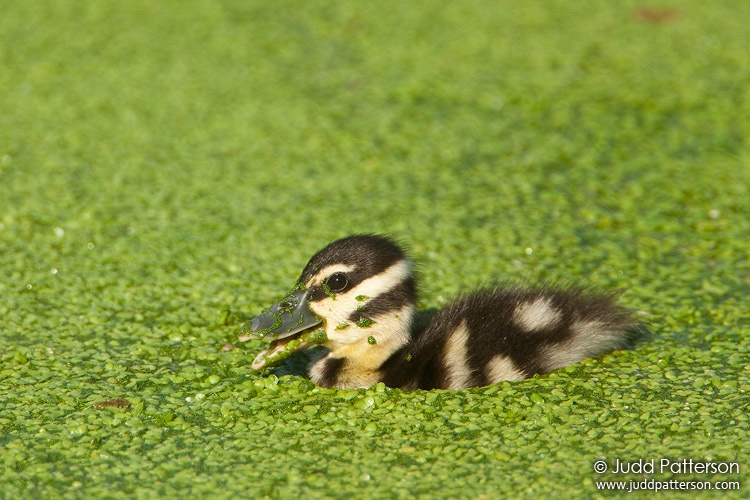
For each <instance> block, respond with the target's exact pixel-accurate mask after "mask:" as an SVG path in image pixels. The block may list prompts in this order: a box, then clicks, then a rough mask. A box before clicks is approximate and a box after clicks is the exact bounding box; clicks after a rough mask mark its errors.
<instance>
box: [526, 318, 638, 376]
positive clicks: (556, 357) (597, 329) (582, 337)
mask: <svg viewBox="0 0 750 500" xmlns="http://www.w3.org/2000/svg"><path fill="white" fill-rule="evenodd" d="M570 329H571V332H572V337H571V338H570V339H569V340H567V341H565V342H560V343H556V344H550V345H546V346H544V347H543V348H542V350H541V353H540V354H541V356H542V358H543V359H544V360H545V363H544V364H545V367H546V369H547V371H552V370H557V369H558V368H563V367H565V366H570V365H572V364H574V363H578V362H580V361H583V360H584V359H588V358H594V357H596V356H599V355H601V354H604V353H606V352H609V351H612V350H614V349H619V348H622V347H625V341H624V340H623V339H622V335H621V331H620V330H619V329H612V327H610V326H609V325H607V324H606V323H602V322H601V321H596V320H594V321H579V322H577V323H573V325H572V326H571V327H570Z"/></svg>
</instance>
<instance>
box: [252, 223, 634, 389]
mask: <svg viewBox="0 0 750 500" xmlns="http://www.w3.org/2000/svg"><path fill="white" fill-rule="evenodd" d="M416 303H417V293H416V283H415V277H414V273H413V266H412V263H411V261H410V260H409V258H408V257H407V256H406V254H405V253H404V251H403V250H402V249H401V248H400V247H399V246H398V245H397V244H396V243H395V242H394V241H393V240H391V239H390V238H387V237H384V236H380V235H374V234H359V235H354V236H349V237H346V238H343V239H340V240H337V241H334V242H333V243H331V244H329V245H328V246H326V247H325V248H323V249H322V250H320V251H319V252H318V253H316V254H315V255H313V257H312V258H311V259H310V262H308V264H307V266H305V268H304V270H303V271H302V274H301V275H300V278H299V280H298V281H297V284H296V286H295V287H294V289H293V290H292V292H291V293H290V294H289V295H287V296H286V297H285V298H284V299H282V300H281V301H280V302H279V303H277V304H274V305H272V306H271V307H269V308H268V309H266V310H264V311H263V312H262V313H261V314H260V315H259V316H257V317H255V318H252V319H250V320H248V321H247V322H246V323H245V324H244V325H243V327H242V329H241V332H240V340H241V341H245V340H248V339H249V338H271V339H273V341H272V342H271V344H270V346H269V348H268V349H267V350H265V351H263V352H261V353H260V354H259V355H258V356H257V357H256V358H255V360H254V362H253V365H252V366H253V368H255V369H262V368H265V367H267V366H269V365H271V364H274V363H276V362H278V361H280V360H281V359H283V358H284V357H286V356H287V355H289V354H290V353H292V352H295V351H298V350H302V349H307V348H309V347H312V346H314V345H322V346H323V347H325V348H326V349H324V350H322V352H321V353H319V354H318V355H317V356H314V359H313V360H312V361H311V363H310V365H309V367H308V374H309V376H310V378H311V379H312V380H313V381H314V382H315V383H316V384H318V385H320V386H322V387H338V388H360V387H370V386H372V385H374V384H376V383H378V382H383V383H384V384H385V385H386V386H388V387H393V388H401V389H403V390H407V391H413V390H416V389H462V388H466V387H476V386H485V385H490V384H494V383H496V382H499V381H503V380H521V379H525V378H528V377H531V376H533V375H534V374H543V373H548V372H551V371H553V370H556V369H558V368H562V367H565V366H568V365H571V364H573V363H577V362H579V361H581V360H583V359H586V358H590V357H595V356H599V355H601V354H604V353H606V352H609V351H612V350H615V349H622V348H626V347H628V346H629V344H630V341H631V340H632V339H633V331H632V327H633V326H634V325H635V322H634V321H633V319H632V316H631V315H630V313H629V312H628V311H627V310H626V309H624V308H622V307H620V306H618V305H617V304H616V303H615V301H614V294H608V295H606V294H605V295H601V294H593V293H590V292H584V291H581V290H578V289H573V288H562V289H546V288H539V289H524V288H519V287H510V288H507V287H506V288H503V287H500V286H492V287H489V288H485V289H482V290H479V291H476V292H473V293H470V294H465V295H462V296H460V297H459V298H458V299H456V300H455V301H454V302H452V303H451V304H449V305H448V306H446V307H444V308H443V309H440V310H439V311H437V312H436V313H435V314H434V315H432V317H431V318H429V320H427V321H426V322H425V321H417V320H416V319H417V317H416Z"/></svg>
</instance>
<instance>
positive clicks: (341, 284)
mask: <svg viewBox="0 0 750 500" xmlns="http://www.w3.org/2000/svg"><path fill="white" fill-rule="evenodd" d="M348 284H349V279H348V278H347V277H346V274H344V273H333V274H332V275H330V276H329V277H328V278H327V279H326V286H327V287H328V289H329V290H330V291H332V292H340V291H342V290H343V289H344V288H346V285H348Z"/></svg>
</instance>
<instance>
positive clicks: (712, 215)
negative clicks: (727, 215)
mask: <svg viewBox="0 0 750 500" xmlns="http://www.w3.org/2000/svg"><path fill="white" fill-rule="evenodd" d="M708 216H709V217H710V218H712V219H718V218H719V217H720V216H721V212H720V211H719V210H717V209H715V208H714V209H713V210H709V211H708Z"/></svg>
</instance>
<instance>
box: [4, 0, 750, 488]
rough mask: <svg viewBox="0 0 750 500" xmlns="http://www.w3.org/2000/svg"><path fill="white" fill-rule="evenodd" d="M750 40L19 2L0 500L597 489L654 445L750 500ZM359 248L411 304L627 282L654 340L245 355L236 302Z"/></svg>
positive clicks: (262, 7) (498, 6)
mask: <svg viewBox="0 0 750 500" xmlns="http://www.w3.org/2000/svg"><path fill="white" fill-rule="evenodd" d="M645 7H648V8H649V9H651V10H646V9H645ZM748 25H750V3H747V2H733V1H729V0H726V1H718V2H703V1H699V0H690V1H683V2H673V3H669V2H657V1H655V2H652V3H649V4H647V5H645V6H644V5H643V4H642V3H640V2H604V1H594V0H591V1H582V2H562V1H552V2H483V1H461V2H451V3H448V2H426V1H415V2H370V3H363V2H349V3H345V2H317V1H316V2H284V1H281V2H262V1H258V2H244V1H239V0H237V1H228V0H227V1H196V2H178V1H173V0H165V1H161V2H152V1H145V0H143V1H130V2H93V1H82V2H81V1H62V0H61V1H54V2H47V1H41V0H29V1H25V2H6V3H5V4H4V5H3V15H2V16H0V68H1V69H0V89H1V90H0V315H1V318H2V319H0V331H1V332H2V333H1V334H0V362H1V364H0V446H2V449H1V450H0V497H2V498H31V497H39V498H56V497H58V496H59V495H61V494H63V495H66V496H68V497H81V498H83V497H86V498H92V497H110V498H118V497H134V498H151V497H152V496H154V495H158V496H164V497H174V495H176V494H179V495H180V496H182V497H186V498H190V497H215V498H230V497H238V496H239V497H247V498H255V497H262V496H264V495H267V496H269V497H279V498H281V497H286V498H292V497H294V496H299V495H306V496H313V497H323V496H330V497H344V496H347V495H352V494H357V495H359V496H366V497H372V498H388V497H390V496H391V495H393V496H396V497H403V498H412V497H414V496H418V497H424V498H430V497H454V498H461V497H480V498H496V497H500V496H512V497H529V498H538V497H539V496H541V495H547V494H556V495H558V496H560V497H562V498H580V497H592V496H594V497H595V496H597V495H599V494H600V492H598V491H597V488H596V485H595V482H596V481H597V480H600V479H617V478H618V477H619V478H621V479H625V480H630V479H632V480H636V481H637V480H642V479H643V477H644V476H642V475H638V474H627V475H625V476H617V475H615V474H611V473H606V474H601V475H597V474H595V473H594V470H593V464H594V462H595V461H596V460H598V459H604V460H606V461H607V463H608V464H609V465H610V466H611V467H612V466H614V464H615V460H616V459H620V460H623V461H634V460H638V459H644V460H646V459H656V460H657V462H658V460H659V459H660V458H669V459H673V460H679V459H692V460H693V461H716V462H737V463H740V464H741V472H740V473H739V474H728V475H725V476H723V475H706V474H702V475H701V474H697V475H696V474H692V475H691V474H685V473H681V474H680V473H676V474H672V473H666V472H665V473H658V471H657V473H656V474H652V475H649V476H647V478H652V479H657V480H669V479H678V480H693V479H697V480H709V481H715V480H719V479H727V480H731V481H741V482H742V484H741V489H740V490H739V491H735V492H733V493H732V492H729V495H730V496H735V497H740V496H742V495H743V494H744V495H747V492H748V488H750V484H748V483H750V473H748V467H749V466H750V460H749V457H748V451H747V448H748V443H749V442H750V415H748V400H749V399H750V398H748V393H747V388H748V386H749V384H750V347H748V339H750V309H749V306H748V291H749V290H750V267H749V265H748V248H750V216H749V214H750V147H749V145H748V137H750V51H748V47H750V30H748ZM356 232H383V233H389V234H392V235H395V236H396V237H397V238H398V239H399V240H400V241H402V242H403V243H404V244H405V245H406V246H407V247H408V248H409V249H410V253H411V254H412V255H413V256H414V257H415V259H416V260H418V262H419V263H420V266H419V269H420V278H421V283H422V287H421V303H420V305H421V307H424V308H432V307H439V306H441V305H443V304H445V303H446V302H447V301H448V300H450V297H451V296H453V295H454V294H456V293H458V292H459V290H462V289H465V288H467V287H471V286H475V285H477V284H481V283H487V282H489V281H491V280H493V279H503V280H505V279H507V280H510V281H511V282H522V283H523V282H526V283H529V282H530V283H538V282H542V281H545V280H552V281H555V280H561V281H564V282H576V283H580V284H583V285H585V286H590V287H593V288H595V289H601V290H610V289H619V288H623V289H626V291H625V293H624V294H623V295H622V298H621V301H622V303H623V304H624V305H626V306H627V307H630V308H632V309H634V310H636V311H639V312H641V316H640V317H641V318H643V320H644V321H647V322H648V323H649V324H650V330H651V334H650V335H649V337H648V338H647V339H646V341H645V342H643V343H642V344H641V345H640V346H638V348H637V349H636V350H633V351H627V352H622V351H621V352H616V353H612V354H609V355H606V356H604V357H602V358H599V359H596V360H587V361H585V362H583V363H580V364H577V365H575V366H573V367H570V368H567V369H564V370H560V371H558V372H555V373H553V374H550V375H547V376H543V377H537V378H534V379H531V380H527V381H523V382H519V383H502V384H497V385H495V386H490V387H488V388H478V389H471V390H463V391H457V392H443V391H432V392H415V393H411V394H408V393H402V392H401V391H398V390H390V389H387V388H385V387H382V386H377V387H374V388H371V389H368V390H360V391H350V390H347V391H343V390H342V391H337V390H323V389H319V388H316V387H315V386H314V384H312V383H311V382H309V381H308V380H306V379H305V378H304V377H302V376H299V375H296V376H277V375H275V374H271V375H269V374H259V373H257V372H254V371H253V370H252V369H251V368H250V363H251V360H252V359H253V357H254V356H255V355H256V354H257V353H258V352H259V351H260V350H261V349H262V348H263V345H264V344H263V342H261V341H251V342H248V343H246V344H236V335H237V331H238V328H239V325H240V322H241V321H242V318H243V317H244V316H246V315H249V314H253V313H257V312H258V311H260V309H261V308H263V307H264V306H266V305H268V304H270V303H271V301H273V300H275V299H277V298H278V297H280V296H281V295H283V294H284V293H285V292H286V291H288V289H289V288H290V287H291V286H292V285H293V284H294V281H295V279H296V278H297V276H298V273H299V272H300V270H301V269H302V267H303V266H304V264H305V263H306V262H307V259H308V258H309V257H310V255H312V253H313V252H315V251H317V250H318V249H319V248H321V247H323V246H324V245H325V244H327V243H328V242H329V241H331V240H333V239H335V238H338V237H342V236H346V235H348V234H350V233H356ZM226 344H235V346H236V347H235V349H233V350H222V348H223V346H225V345H226ZM117 397H122V398H126V399H127V400H128V401H129V402H130V403H131V404H130V406H129V407H127V408H115V407H105V408H99V407H95V406H94V404H95V403H97V402H102V401H105V400H108V399H111V398H117ZM601 494H602V495H603V496H607V495H604V493H601ZM662 495H664V496H665V497H669V496H671V494H669V493H667V494H664V493H662ZM704 495H705V496H706V497H711V496H714V495H718V492H713V493H711V492H709V493H705V494H704ZM643 496H645V495H643ZM679 498H685V496H684V492H683V493H682V494H681V495H680V496H679Z"/></svg>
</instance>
